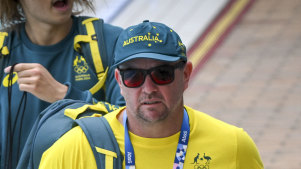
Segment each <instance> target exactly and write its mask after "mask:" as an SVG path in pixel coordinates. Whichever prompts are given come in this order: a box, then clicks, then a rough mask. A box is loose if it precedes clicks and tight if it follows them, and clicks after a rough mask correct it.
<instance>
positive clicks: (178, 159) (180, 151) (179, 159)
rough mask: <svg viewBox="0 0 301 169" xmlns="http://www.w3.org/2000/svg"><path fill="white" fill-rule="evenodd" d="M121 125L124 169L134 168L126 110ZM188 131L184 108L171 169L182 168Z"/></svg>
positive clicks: (187, 119)
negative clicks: (122, 130)
mask: <svg viewBox="0 0 301 169" xmlns="http://www.w3.org/2000/svg"><path fill="white" fill-rule="evenodd" d="M123 126H124V147H125V167H126V169H135V154H134V148H133V145H132V142H131V140H130V136H129V132H128V127H127V114H126V110H125V111H124V113H123ZM189 133H190V126H189V117H188V114H187V112H186V110H185V109H184V116H183V122H182V127H181V133H180V138H179V142H178V146H177V151H176V155H175V161H174V165H173V169H183V166H184V160H185V156H186V151H187V145H188V140H189Z"/></svg>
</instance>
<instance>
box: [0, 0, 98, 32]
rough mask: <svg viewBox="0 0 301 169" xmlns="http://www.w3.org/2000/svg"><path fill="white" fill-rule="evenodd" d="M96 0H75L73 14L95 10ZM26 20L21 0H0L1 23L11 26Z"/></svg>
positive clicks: (7, 26) (5, 26) (4, 26)
mask: <svg viewBox="0 0 301 169" xmlns="http://www.w3.org/2000/svg"><path fill="white" fill-rule="evenodd" d="M93 3H94V0H74V4H73V14H74V15H78V14H80V13H81V12H82V11H84V10H88V11H92V12H94V11H95V8H94V5H93ZM24 21H26V17H25V15H24V13H23V10H22V7H21V4H20V2H19V0H0V25H1V27H2V28H9V27H12V26H14V25H15V24H18V23H20V22H24Z"/></svg>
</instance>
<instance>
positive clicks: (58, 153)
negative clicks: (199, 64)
mask: <svg viewBox="0 0 301 169" xmlns="http://www.w3.org/2000/svg"><path fill="white" fill-rule="evenodd" d="M114 65H115V66H117V68H116V69H115V78H116V80H117V82H118V84H119V86H120V89H121V94H122V95H123V96H124V98H125V102H126V106H125V107H123V108H120V109H118V110H116V111H114V112H112V113H110V114H107V115H105V116H104V118H105V119H106V120H107V121H108V123H109V124H110V126H111V128H112V130H113V133H114V135H115V138H116V139H117V142H118V144H119V147H120V151H121V153H122V155H123V156H124V160H123V168H124V169H128V168H131V169H133V168H137V169H142V168H143V169H154V168H156V169H166V168H173V169H183V168H186V169H189V168H191V169H209V168H214V169H262V168H263V164H262V161H261V158H260V155H259V153H258V150H257V148H256V145H255V144H254V142H253V140H252V139H251V138H250V136H249V135H248V134H247V133H246V132H245V131H244V130H243V129H241V128H238V127H236V126H233V125H230V124H227V123H225V122H222V121H220V120H218V119H215V118H213V117H211V116H209V115H207V114H205V113H203V112H200V111H197V110H195V109H193V108H190V107H188V106H186V105H184V99H183V93H184V91H185V89H187V88H188V83H189V79H190V75H191V72H192V63H191V62H190V61H188V60H187V56H186V47H185V46H184V44H183V43H182V41H181V39H180V37H179V36H178V34H177V33H176V32H175V31H174V30H173V29H171V28H169V27H168V26H166V25H164V24H162V23H156V22H149V21H144V22H143V23H141V24H138V25H135V26H131V27H129V28H127V29H125V30H124V31H123V32H122V33H121V34H120V36H119V39H118V41H117V44H116V49H115V64H114ZM71 167H72V168H73V169H79V168H89V169H96V168H97V167H96V162H95V158H94V155H93V152H92V150H91V147H90V145H89V142H88V140H87V138H86V136H85V134H84V133H83V130H82V129H81V128H80V127H75V128H73V129H71V130H70V131H69V132H68V133H66V134H65V135H64V136H63V137H61V138H60V139H59V140H58V141H57V142H55V143H54V144H53V146H51V147H50V148H49V149H48V150H47V151H45V152H44V154H43V156H42V159H41V162H40V169H46V168H52V169H63V168H71Z"/></svg>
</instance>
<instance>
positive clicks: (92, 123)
mask: <svg viewBox="0 0 301 169" xmlns="http://www.w3.org/2000/svg"><path fill="white" fill-rule="evenodd" d="M76 123H77V124H78V125H79V126H80V127H81V128H82V130H83V131H84V133H85V135H86V137H87V139H88V141H89V143H90V146H91V148H92V151H93V153H94V156H95V160H96V164H97V168H98V169H120V168H122V161H123V157H122V155H121V153H120V149H119V146H118V143H117V140H116V138H115V136H114V134H113V131H112V129H111V127H110V125H109V123H108V121H107V120H106V119H105V118H104V117H87V118H82V119H78V120H76Z"/></svg>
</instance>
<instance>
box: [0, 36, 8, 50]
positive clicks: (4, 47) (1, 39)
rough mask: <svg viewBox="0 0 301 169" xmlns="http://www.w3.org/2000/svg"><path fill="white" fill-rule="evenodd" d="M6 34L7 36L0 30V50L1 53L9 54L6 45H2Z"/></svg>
mask: <svg viewBox="0 0 301 169" xmlns="http://www.w3.org/2000/svg"><path fill="white" fill-rule="evenodd" d="M6 36H8V33H7V32H0V50H1V54H2V55H8V54H9V50H8V48H7V46H3V45H4V40H5V37H6Z"/></svg>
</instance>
